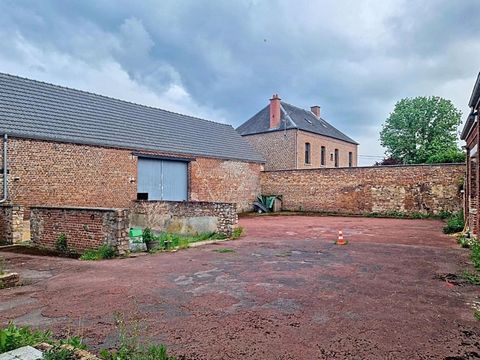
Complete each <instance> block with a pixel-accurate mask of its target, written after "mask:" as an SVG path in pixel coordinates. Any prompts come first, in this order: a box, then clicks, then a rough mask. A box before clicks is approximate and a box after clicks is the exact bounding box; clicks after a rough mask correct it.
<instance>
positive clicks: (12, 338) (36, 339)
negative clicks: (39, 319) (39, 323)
mask: <svg viewBox="0 0 480 360" xmlns="http://www.w3.org/2000/svg"><path fill="white" fill-rule="evenodd" d="M52 341H53V340H52V333H51V332H50V331H40V330H32V329H31V328H30V327H28V326H24V327H17V326H16V325H14V324H12V323H10V324H8V326H7V327H6V328H3V329H0V354H2V353H4V352H7V351H11V350H15V349H18V348H20V347H23V346H27V345H30V346H31V345H35V344H38V343H41V342H46V343H51V342H52Z"/></svg>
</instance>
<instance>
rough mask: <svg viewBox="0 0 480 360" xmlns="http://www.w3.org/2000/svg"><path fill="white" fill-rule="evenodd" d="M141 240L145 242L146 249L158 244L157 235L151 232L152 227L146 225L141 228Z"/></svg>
mask: <svg viewBox="0 0 480 360" xmlns="http://www.w3.org/2000/svg"><path fill="white" fill-rule="evenodd" d="M142 240H143V242H144V243H145V246H146V247H147V251H151V250H153V249H154V248H155V247H156V245H157V244H158V241H157V237H156V236H155V234H154V233H153V231H152V229H150V228H148V227H147V228H145V229H143V232H142Z"/></svg>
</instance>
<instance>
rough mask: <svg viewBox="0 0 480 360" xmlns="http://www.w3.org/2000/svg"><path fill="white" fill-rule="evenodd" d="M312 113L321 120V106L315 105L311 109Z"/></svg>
mask: <svg viewBox="0 0 480 360" xmlns="http://www.w3.org/2000/svg"><path fill="white" fill-rule="evenodd" d="M310 111H311V112H312V113H313V115H315V116H316V117H317V119H320V106H318V105H313V106H311V107H310Z"/></svg>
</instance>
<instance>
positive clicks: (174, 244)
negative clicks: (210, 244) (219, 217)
mask: <svg viewBox="0 0 480 360" xmlns="http://www.w3.org/2000/svg"><path fill="white" fill-rule="evenodd" d="M223 239H226V236H225V235H224V234H219V233H216V232H205V233H200V234H196V235H180V234H172V233H167V232H161V233H159V234H158V235H154V241H156V242H157V243H158V246H156V249H155V250H157V251H158V250H172V249H186V248H188V247H189V244H191V243H196V242H199V241H206V240H223Z"/></svg>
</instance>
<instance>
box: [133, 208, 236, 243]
mask: <svg viewBox="0 0 480 360" xmlns="http://www.w3.org/2000/svg"><path fill="white" fill-rule="evenodd" d="M237 222H238V215H237V209H236V205H235V204H231V203H212V202H195V201H192V202H175V201H136V202H135V204H134V205H133V206H132V208H131V210H130V226H131V227H141V228H145V227H150V228H152V229H153V230H157V231H166V232H171V233H179V234H194V233H202V232H210V231H215V232H218V233H222V234H225V235H227V236H230V235H231V234H232V231H233V229H234V227H235V225H236V224H237Z"/></svg>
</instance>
